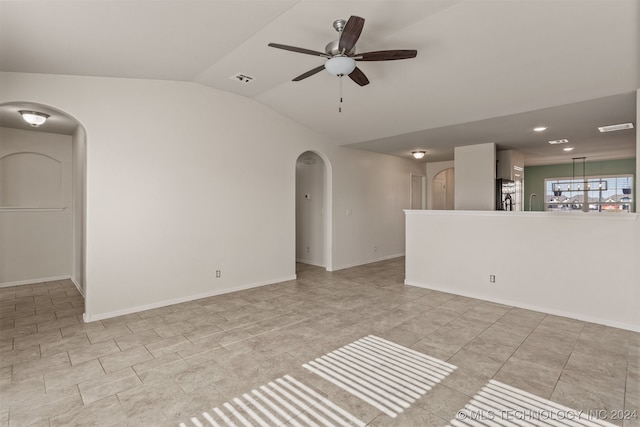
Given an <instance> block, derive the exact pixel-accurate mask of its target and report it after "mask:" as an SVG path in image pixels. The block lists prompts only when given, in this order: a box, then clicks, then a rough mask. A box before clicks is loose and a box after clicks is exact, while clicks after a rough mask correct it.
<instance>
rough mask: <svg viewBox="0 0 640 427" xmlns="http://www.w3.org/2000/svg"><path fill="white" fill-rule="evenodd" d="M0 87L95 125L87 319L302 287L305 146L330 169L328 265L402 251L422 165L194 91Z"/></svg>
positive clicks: (129, 86)
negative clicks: (298, 257)
mask: <svg viewBox="0 0 640 427" xmlns="http://www.w3.org/2000/svg"><path fill="white" fill-rule="evenodd" d="M0 85H1V87H0V89H1V90H0V102H15V101H30V102H36V103H40V104H43V105H49V106H52V107H55V108H57V109H59V110H61V111H64V112H66V113H68V114H69V115H71V116H73V117H75V118H76V119H78V121H79V122H80V123H81V124H82V125H83V126H84V128H85V129H86V132H87V153H86V155H87V187H86V196H87V197H86V202H87V211H86V271H85V277H86V283H85V285H86V310H87V313H86V318H87V319H99V318H103V317H108V316H113V315H116V314H118V313H126V312H131V311H135V310H139V309H141V308H151V307H154V306H161V305H165V304H168V303H171V302H177V301H184V300H189V299H193V298H196V297H199V296H204V295H211V294H215V293H221V292H227V291H230V290H234V289H241V288H245V287H251V286H256V285H260V284H265V283H272V282H277V281H281V280H286V279H290V278H293V277H294V275H295V169H296V166H295V165H296V159H297V158H298V156H299V155H300V154H301V153H303V152H305V151H308V150H314V151H318V152H320V153H323V154H324V155H326V156H327V159H328V161H329V162H330V164H331V165H330V167H331V170H332V176H331V177H330V180H331V181H332V182H333V185H332V191H333V198H332V200H329V201H328V205H330V206H332V213H331V218H330V221H329V222H330V223H331V230H332V231H331V237H332V239H331V240H332V241H331V242H330V243H329V244H330V245H332V246H331V247H330V248H329V250H330V251H331V254H332V259H331V260H328V261H331V262H332V263H333V268H334V269H337V268H343V267H346V266H349V265H357V264H361V263H366V262H371V261H374V260H376V259H383V258H388V257H391V256H394V255H398V254H402V253H404V215H403V212H402V209H403V208H406V207H408V203H409V182H410V181H409V176H410V173H420V172H421V167H420V165H419V164H417V163H416V162H413V161H411V160H404V159H400V158H395V157H391V156H385V155H381V154H376V153H369V152H364V151H356V150H351V149H346V148H339V147H336V146H335V145H334V144H333V143H332V142H331V141H329V140H327V139H326V138H324V137H322V136H320V135H318V134H316V133H314V132H312V131H310V130H309V129H307V128H305V127H303V126H301V125H299V124H297V123H295V122H293V121H291V120H290V119H288V118H285V117H283V116H281V115H279V114H277V113H275V112H273V111H272V110H269V109H268V108H266V107H264V106H262V105H261V104H259V103H257V102H255V101H252V100H249V99H246V98H242V97H239V96H236V95H233V94H229V93H226V92H222V91H218V90H215V89H211V88H208V87H205V86H201V85H198V84H193V83H184V82H168V81H150V80H138V79H112V78H96V77H77V76H54V75H44V74H21V73H2V74H1V75H0ZM248 153H251V154H250V155H249V154H248ZM347 209H349V210H351V212H352V215H349V216H348V215H346V211H347ZM374 245H377V248H378V250H377V252H374V250H373V246H374ZM218 269H219V270H221V271H222V277H221V278H219V279H216V278H215V271H216V270H218Z"/></svg>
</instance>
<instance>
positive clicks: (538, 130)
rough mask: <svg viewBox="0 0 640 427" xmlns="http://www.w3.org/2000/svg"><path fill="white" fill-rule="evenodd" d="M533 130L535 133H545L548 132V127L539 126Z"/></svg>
mask: <svg viewBox="0 0 640 427" xmlns="http://www.w3.org/2000/svg"><path fill="white" fill-rule="evenodd" d="M533 130H534V131H535V132H544V131H545V130H547V127H546V126H538V127H535V128H533Z"/></svg>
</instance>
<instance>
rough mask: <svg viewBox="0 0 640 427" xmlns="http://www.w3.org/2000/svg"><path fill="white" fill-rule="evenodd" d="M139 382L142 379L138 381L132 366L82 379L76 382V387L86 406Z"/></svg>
mask: <svg viewBox="0 0 640 427" xmlns="http://www.w3.org/2000/svg"><path fill="white" fill-rule="evenodd" d="M140 384H142V381H140V378H138V375H136V373H135V371H134V370H133V369H132V368H125V369H122V370H120V371H116V372H111V373H109V374H106V375H104V376H101V377H98V378H95V379H92V380H88V381H83V382H81V383H79V384H78V389H79V390H80V395H81V396H82V401H83V402H84V405H85V406H86V405H89V404H90V403H93V402H95V401H98V400H101V399H104V398H107V397H109V396H115V395H116V394H117V393H120V392H123V391H126V390H129V389H131V388H133V387H136V386H138V385H140Z"/></svg>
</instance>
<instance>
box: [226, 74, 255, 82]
mask: <svg viewBox="0 0 640 427" xmlns="http://www.w3.org/2000/svg"><path fill="white" fill-rule="evenodd" d="M229 78H230V79H231V80H235V81H237V82H240V83H245V84H246V83H251V82H252V81H253V77H251V76H248V75H246V74H242V73H238V74H236V75H234V76H231V77H229Z"/></svg>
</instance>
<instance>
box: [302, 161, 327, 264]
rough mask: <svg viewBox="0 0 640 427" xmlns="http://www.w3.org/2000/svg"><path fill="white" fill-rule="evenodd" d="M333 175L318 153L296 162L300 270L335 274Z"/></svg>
mask: <svg viewBox="0 0 640 427" xmlns="http://www.w3.org/2000/svg"><path fill="white" fill-rule="evenodd" d="M330 183H331V171H330V165H329V162H328V160H326V159H325V158H324V156H322V155H320V154H319V153H316V152H314V151H306V152H304V153H302V154H301V155H300V156H299V157H298V159H297V160H296V189H295V194H296V196H295V198H296V202H295V203H296V246H295V248H296V266H297V268H296V270H297V269H298V266H301V265H306V266H316V267H324V268H325V269H326V270H327V271H331V268H332V265H331V232H330V230H331V220H330V212H331V191H330V190H331V184H330Z"/></svg>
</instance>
